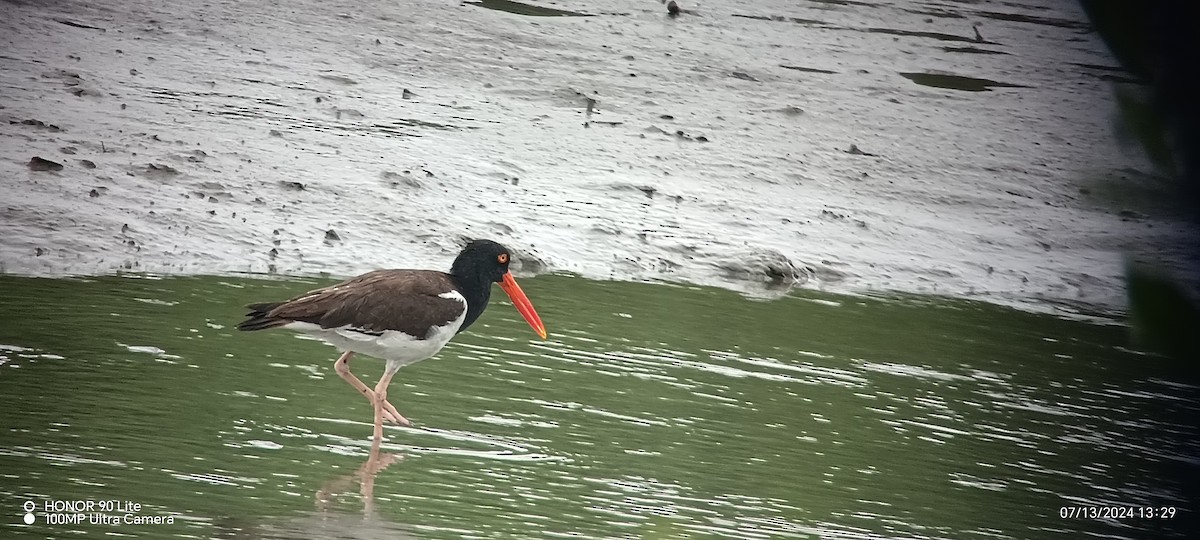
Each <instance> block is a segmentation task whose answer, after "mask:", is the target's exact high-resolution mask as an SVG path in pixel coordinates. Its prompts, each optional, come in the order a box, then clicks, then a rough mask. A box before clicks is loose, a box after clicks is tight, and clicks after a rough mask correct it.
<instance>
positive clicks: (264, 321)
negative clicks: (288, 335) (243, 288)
mask: <svg viewBox="0 0 1200 540" xmlns="http://www.w3.org/2000/svg"><path fill="white" fill-rule="evenodd" d="M282 304H283V302H267V303H262V304H250V305H248V306H246V308H247V309H249V310H250V312H249V313H247V314H246V317H248V318H247V319H246V320H244V321H242V322H241V323H240V324H238V325H237V329H238V330H244V331H252V330H266V329H268V328H275V327H279V326H283V325H285V324H287V323H290V322H292V321H290V320H288V319H279V318H276V317H272V316H271V315H270V313H271V311H272V310H274V309H275V308H277V307H279V306H280V305H282Z"/></svg>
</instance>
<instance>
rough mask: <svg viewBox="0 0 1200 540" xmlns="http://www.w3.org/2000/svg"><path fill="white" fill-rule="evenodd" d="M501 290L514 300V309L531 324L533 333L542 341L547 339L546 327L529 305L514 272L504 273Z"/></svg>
mask: <svg viewBox="0 0 1200 540" xmlns="http://www.w3.org/2000/svg"><path fill="white" fill-rule="evenodd" d="M500 288H501V289H504V292H505V294H507V295H508V297H509V298H510V299H511V300H512V303H513V307H515V308H517V312H518V313H520V314H521V316H522V317H525V322H527V323H529V326H530V327H532V328H533V331H534V332H537V333H538V335H539V336H542V339H546V326H545V325H543V324H542V318H541V317H538V314H537V311H534V309H533V304H531V303H529V298H528V297H526V296H525V291H522V290H521V287H520V286H519V285H517V280H515V279H513V276H512V272H505V273H504V278H502V279H501V280H500Z"/></svg>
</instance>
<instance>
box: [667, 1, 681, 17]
mask: <svg viewBox="0 0 1200 540" xmlns="http://www.w3.org/2000/svg"><path fill="white" fill-rule="evenodd" d="M667 15H670V16H672V17H678V16H679V4H678V3H677V2H675V0H671V1H670V2H667Z"/></svg>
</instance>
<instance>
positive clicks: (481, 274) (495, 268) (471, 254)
mask: <svg viewBox="0 0 1200 540" xmlns="http://www.w3.org/2000/svg"><path fill="white" fill-rule="evenodd" d="M511 258H512V255H510V254H509V253H508V249H507V248H505V247H504V246H502V245H500V244H497V243H495V242H493V241H491V240H472V241H471V243H469V244H467V247H465V248H463V250H462V252H461V253H459V254H458V257H457V258H455V259H454V264H453V265H451V266H450V273H451V274H453V275H454V276H455V277H457V278H459V279H462V280H466V281H477V282H478V281H481V282H483V283H489V284H490V283H499V282H500V281H501V280H502V279H503V278H504V274H506V273H507V272H508V263H509V260H510V259H511Z"/></svg>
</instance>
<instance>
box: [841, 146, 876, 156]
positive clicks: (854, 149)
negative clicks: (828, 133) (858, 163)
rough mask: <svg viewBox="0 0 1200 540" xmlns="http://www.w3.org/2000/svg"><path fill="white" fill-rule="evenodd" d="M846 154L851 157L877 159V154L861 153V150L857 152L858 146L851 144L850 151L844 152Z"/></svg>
mask: <svg viewBox="0 0 1200 540" xmlns="http://www.w3.org/2000/svg"><path fill="white" fill-rule="evenodd" d="M846 153H847V154H850V155H853V156H867V157H879V155H878V154H872V153H870V152H863V151H862V150H859V149H858V145H856V144H851V145H850V149H849V150H846Z"/></svg>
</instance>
